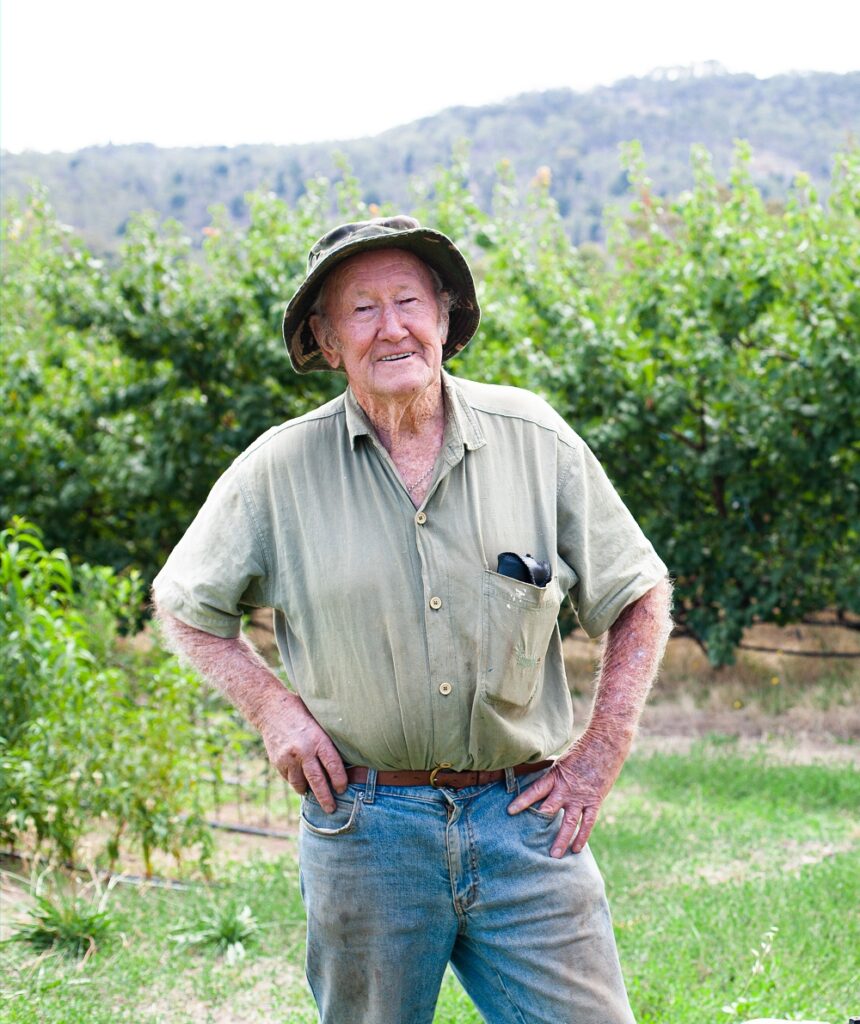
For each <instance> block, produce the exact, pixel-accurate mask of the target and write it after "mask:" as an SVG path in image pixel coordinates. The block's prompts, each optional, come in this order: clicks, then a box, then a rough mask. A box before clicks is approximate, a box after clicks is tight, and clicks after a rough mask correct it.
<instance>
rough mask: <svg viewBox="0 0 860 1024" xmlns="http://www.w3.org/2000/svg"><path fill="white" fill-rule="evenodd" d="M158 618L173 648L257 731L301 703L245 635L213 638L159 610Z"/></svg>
mask: <svg viewBox="0 0 860 1024" xmlns="http://www.w3.org/2000/svg"><path fill="white" fill-rule="evenodd" d="M156 615H157V618H158V622H159V624H160V625H161V629H162V631H163V633H164V637H165V639H166V640H167V643H168V645H169V647H170V649H171V650H172V651H173V652H174V653H176V654H178V655H180V656H181V657H182V658H184V659H185V660H186V661H188V662H189V664H191V665H192V666H193V667H194V668H196V669H197V671H198V672H199V673H200V674H201V675H202V676H203V678H204V679H206V680H207V682H209V683H211V684H212V685H213V686H215V687H216V688H217V689H218V690H219V691H220V692H221V693H222V694H223V695H224V696H225V697H226V698H227V700H229V701H230V703H231V704H232V705H233V706H234V707H235V708H236V709H237V711H239V713H240V714H241V715H242V716H243V717H244V718H245V719H247V721H248V722H249V723H250V724H251V725H252V726H254V728H255V729H257V730H260V731H261V730H262V729H263V728H264V726H265V725H266V723H267V722H268V721H269V719H271V717H272V716H273V715H274V714H276V713H277V711H278V710H279V709H283V708H284V705H285V703H286V704H289V702H290V701H291V700H298V698H297V697H296V695H295V694H293V693H291V692H290V691H289V690H288V689H287V688H286V687H285V686H284V684H283V683H282V682H281V680H280V679H278V677H277V676H276V675H275V673H274V672H273V671H272V670H271V669H270V668H269V666H268V665H267V664H266V663H265V661H263V659H262V658H261V657H260V655H259V654H258V653H257V652H256V651H255V650H254V648H253V647H252V646H251V644H250V642H249V641H248V640H247V639H246V638H245V637H244V636H238V637H235V638H233V639H224V638H223V637H218V636H212V635H211V634H210V633H204V632H203V631H202V630H199V629H195V628H194V627H193V626H187V625H186V624H185V623H184V622H181V621H180V620H179V619H177V618H176V617H175V616H173V615H170V614H169V613H167V612H164V611H162V610H160V609H159V608H158V606H157V605H156Z"/></svg>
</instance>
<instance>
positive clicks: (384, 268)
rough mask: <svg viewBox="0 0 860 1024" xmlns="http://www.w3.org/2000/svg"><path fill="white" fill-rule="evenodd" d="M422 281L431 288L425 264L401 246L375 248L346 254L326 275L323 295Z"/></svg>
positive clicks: (334, 295) (431, 284)
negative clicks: (345, 257) (341, 261)
mask: <svg viewBox="0 0 860 1024" xmlns="http://www.w3.org/2000/svg"><path fill="white" fill-rule="evenodd" d="M419 283H420V284H421V285H423V286H424V287H425V288H427V289H428V290H430V291H433V278H432V276H431V273H430V269H429V267H428V266H427V264H426V263H425V262H424V261H423V260H422V259H419V257H418V256H416V255H415V254H414V253H411V252H408V251H407V250H405V249H376V250H374V251H373V252H360V253H357V254H356V255H355V256H350V257H348V258H347V259H345V260H344V261H343V263H341V264H339V265H338V266H337V267H335V268H334V270H332V272H331V273H330V274H329V275H328V276H327V277H326V279H325V282H324V285H323V288H324V290H325V295H326V299H327V300H328V299H329V298H333V299H335V300H337V298H338V297H339V296H340V295H343V294H344V293H346V292H347V291H349V292H370V291H379V290H380V289H386V288H392V287H399V286H400V285H417V284H419Z"/></svg>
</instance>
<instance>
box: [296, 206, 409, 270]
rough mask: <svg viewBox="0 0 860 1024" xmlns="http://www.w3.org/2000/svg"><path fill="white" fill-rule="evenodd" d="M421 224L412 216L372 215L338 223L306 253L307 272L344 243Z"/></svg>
mask: <svg viewBox="0 0 860 1024" xmlns="http://www.w3.org/2000/svg"><path fill="white" fill-rule="evenodd" d="M420 228H421V225H420V224H419V222H418V221H417V220H416V219H415V218H414V217H406V216H403V215H401V216H399V217H374V219H373V220H358V221H354V222H353V223H352V224H339V225H338V226H337V227H336V228H332V230H331V231H329V232H328V234H325V235H323V236H322V238H320V239H319V240H318V241H316V242H315V243H314V246H313V248H312V249H311V251H310V252H309V253H308V273H310V272H311V271H312V270H313V269H314V267H315V266H316V265H317V264H318V263H319V262H320V260H324V259H327V258H328V257H329V256H330V255H331V254H332V253H334V252H336V251H337V250H338V249H340V248H342V247H343V246H345V245H351V244H353V243H354V242H356V241H358V240H360V239H365V238H381V237H384V236H385V235H394V234H401V233H402V232H404V231H416V230H419V229H420Z"/></svg>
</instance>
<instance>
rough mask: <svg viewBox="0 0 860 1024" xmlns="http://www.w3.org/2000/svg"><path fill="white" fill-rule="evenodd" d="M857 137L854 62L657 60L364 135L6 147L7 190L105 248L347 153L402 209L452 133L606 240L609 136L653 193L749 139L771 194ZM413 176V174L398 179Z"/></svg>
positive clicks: (325, 170) (284, 183)
mask: <svg viewBox="0 0 860 1024" xmlns="http://www.w3.org/2000/svg"><path fill="white" fill-rule="evenodd" d="M858 137H860V72H852V73H850V74H845V75H834V74H823V73H807V74H792V75H781V76H777V77H773V78H769V79H757V78H755V77H754V76H752V75H743V74H742V75H733V74H728V73H725V72H724V71H722V70H721V69H720V68H719V66H718V65H714V64H711V65H706V66H705V67H704V69H702V68H699V69H696V71H695V73H694V72H693V70H691V69H690V70H687V71H684V70H678V69H674V70H670V71H657V72H654V73H652V74H651V75H649V76H647V77H645V78H629V79H625V80H623V81H620V82H617V83H615V84H614V85H612V86H609V87H601V88H596V89H593V90H591V91H589V92H585V93H577V92H573V91H572V90H569V89H557V90H552V91H548V92H541V93H528V94H525V95H521V96H517V97H515V98H513V99H510V100H507V101H505V102H503V103H498V104H494V105H489V106H483V107H453V108H449V109H447V110H444V111H442V112H441V113H439V114H437V115H435V116H433V117H427V118H423V119H421V120H418V121H415V122H413V123H411V124H406V125H402V126H400V127H397V128H392V129H391V130H389V131H387V132H384V133H382V134H380V135H377V136H375V137H373V138H363V139H354V140H348V141H343V142H332V143H319V144H312V145H302V146H260V145H254V146H250V145H249V146H237V147H232V148H228V147H211V148H199V149H190V148H189V149H159V148H158V147H156V146H152V145H145V144H142V145H134V146H105V147H94V148H90V149H83V150H80V151H78V152H77V153H73V154H67V153H50V154H40V153H24V154H20V155H13V154H3V159H2V176H0V184H2V190H3V195H4V197H5V196H9V195H19V196H20V195H22V194H24V193H25V192H26V191H27V188H28V187H29V183H30V182H32V181H33V180H38V181H41V182H42V183H43V184H45V185H46V186H47V187H48V189H49V192H50V194H51V197H52V200H53V202H54V204H55V206H56V208H57V210H58V212H59V214H60V216H61V217H62V218H63V219H64V220H66V221H68V222H69V223H71V224H72V225H74V226H75V227H76V228H78V229H79V230H80V231H81V232H82V233H83V234H84V236H85V237H86V238H87V239H88V241H89V242H90V243H91V244H92V245H93V246H95V247H96V248H97V249H104V250H110V249H112V248H115V246H116V245H117V243H118V241H119V239H120V238H121V236H122V234H123V230H124V225H125V223H126V221H127V219H128V217H129V216H130V215H131V214H132V213H133V212H135V211H137V210H141V209H153V210H156V211H157V212H158V213H159V214H160V215H162V216H165V217H167V216H170V217H175V218H177V219H179V220H180V221H182V222H183V223H184V224H185V225H186V226H187V228H188V230H189V231H190V232H191V233H192V235H193V236H194V237H199V233H200V231H201V229H202V228H203V227H204V226H205V225H206V224H207V223H208V222H209V220H210V214H209V208H210V207H211V206H212V205H213V204H223V205H224V206H225V207H226V209H227V211H228V213H229V214H230V216H231V217H233V218H234V219H236V220H237V221H240V222H241V221H243V220H244V216H245V206H244V198H243V197H244V195H245V193H246V192H248V191H250V190H253V189H257V188H260V187H264V186H265V187H267V188H271V189H272V190H274V191H275V192H276V193H277V194H278V195H280V196H283V197H284V198H286V199H288V200H293V199H295V198H296V197H297V196H299V195H300V194H301V193H302V191H303V189H304V183H305V182H306V181H307V179H308V178H310V177H313V176H315V175H320V174H322V175H326V176H328V177H332V178H336V177H337V176H338V175H339V173H340V172H339V170H338V165H337V162H336V154H338V153H342V154H344V155H345V156H346V158H347V159H348V161H349V162H350V164H351V165H352V168H353V170H354V171H355V173H356V175H357V177H358V179H359V180H360V182H361V183H362V187H363V188H364V190H365V198H366V200H367V201H368V202H387V201H390V202H393V203H394V204H395V205H398V206H408V205H409V204H410V197H411V195H412V194H413V192H412V191H411V189H414V188H415V181H414V179H415V178H416V176H417V177H418V178H421V177H422V176H424V175H426V174H427V173H428V172H429V171H431V170H432V168H433V167H434V166H436V165H438V164H440V163H447V162H448V160H449V158H450V154H451V149H452V147H453V146H454V145H455V144H456V143H457V142H458V141H460V140H463V139H465V140H467V141H468V143H469V145H470V153H471V157H470V167H471V176H472V185H473V188H474V189H475V191H476V193H477V195H478V197H479V200H480V202H481V203H482V204H484V205H487V204H488V203H489V201H490V193H491V188H492V181H493V178H494V175H495V168H496V165H497V163H498V161H499V160H501V159H503V158H505V159H507V160H509V161H510V163H511V165H512V167H513V169H514V171H515V172H516V175H517V178H518V180H519V181H520V182H521V183H526V182H527V181H528V180H529V179H530V178H532V177H533V176H534V174H535V171H536V169H537V168H539V167H544V166H546V167H549V168H550V170H551V172H552V193H553V195H554V196H555V198H556V200H557V201H558V203H559V206H560V209H561V212H562V215H563V217H564V219H565V222H566V224H567V226H568V228H569V231H570V233H571V237H572V238H573V240H574V241H575V242H577V243H578V242H582V241H589V240H598V239H599V238H601V237H602V229H603V225H602V214H603V209H604V207H605V206H606V204H607V203H609V202H620V201H621V200H622V197H623V195H624V192H625V190H626V178H625V175H624V174H623V173H622V171H621V169H620V164H619V155H618V147H619V144H620V143H622V142H624V141H627V140H630V139H638V140H639V141H640V142H641V143H642V144H643V146H644V149H645V154H646V158H647V161H648V167H649V172H650V174H651V177H652V178H653V179H654V182H655V186H656V188H657V190H658V191H661V192H666V193H673V192H676V191H678V190H680V189H682V188H684V187H685V186H686V185H687V184H688V183H689V180H690V170H689V150H690V146H691V144H693V143H702V144H703V145H705V146H706V147H707V148H708V149H709V150H710V151H711V152H712V154H713V155H714V160H715V164H716V166H717V169H718V171H719V172H720V173H723V172H724V171H725V169H726V168H727V167H728V163H729V160H730V156H731V150H732V145H733V141H734V140H735V139H736V138H743V139H746V140H748V141H749V142H750V143H751V145H752V147H753V152H754V161H753V171H754V174H755V177H756V180H757V182H758V183H759V185H760V187H761V188H762V190H763V192H764V193H765V195H767V196H772V197H779V196H781V195H782V194H784V191H785V189H786V187H787V185H788V184H789V183H790V182H791V180H792V178H793V177H794V175H795V174H796V173H797V172H798V171H801V170H802V171H806V172H807V173H809V174H810V175H811V177H812V179H813V181H814V182H816V183H817V184H818V185H819V186H821V187H826V185H827V182H828V179H829V176H830V167H831V161H832V157H833V154H834V152H835V151H836V150H838V149H840V148H843V147H845V146H846V145H847V144H849V143H851V142H852V141H853V142H854V143H856V141H857V139H858ZM410 182H411V184H410Z"/></svg>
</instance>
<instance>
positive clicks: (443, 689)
mask: <svg viewBox="0 0 860 1024" xmlns="http://www.w3.org/2000/svg"><path fill="white" fill-rule="evenodd" d="M453 689H454V687H453V686H452V685H451V684H450V683H439V693H441V694H442V696H443V697H447V696H448V694H449V693H450V692H451V691H452V690H453Z"/></svg>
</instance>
